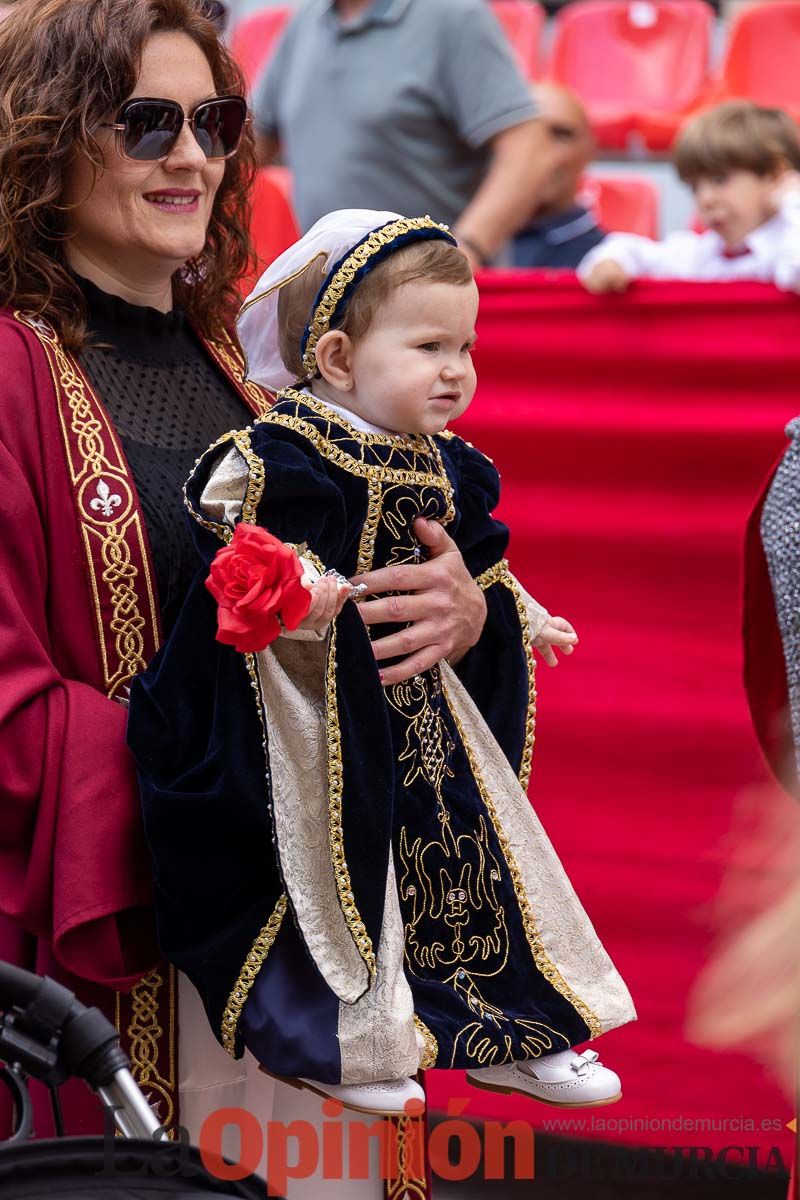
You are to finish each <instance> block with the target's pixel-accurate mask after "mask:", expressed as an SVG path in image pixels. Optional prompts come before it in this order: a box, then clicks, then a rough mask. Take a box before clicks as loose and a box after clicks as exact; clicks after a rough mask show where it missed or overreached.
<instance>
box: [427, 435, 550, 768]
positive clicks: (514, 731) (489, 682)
mask: <svg viewBox="0 0 800 1200" xmlns="http://www.w3.org/2000/svg"><path fill="white" fill-rule="evenodd" d="M442 454H443V457H444V460H445V463H446V464H447V469H448V472H449V473H450V474H451V478H452V480H453V485H454V493H455V504H456V509H457V512H458V521H457V525H456V527H455V532H454V534H453V537H454V540H455V542H456V545H457V546H458V548H459V550H460V551H461V554H462V556H463V559H464V563H465V565H466V567H467V569H468V570H469V572H470V574H471V575H472V576H473V578H474V579H475V580H476V581H477V583H478V585H479V586H480V587H481V588H482V589H483V590H484V592H485V595H486V606H487V616H486V624H485V625H484V628H483V632H482V634H481V637H480V639H479V640H478V642H477V643H476V645H474V646H473V647H472V649H471V650H469V651H468V652H467V654H466V655H465V656H464V658H462V659H461V660H460V662H459V663H457V664H456V667H455V670H456V672H457V674H458V675H459V677H460V679H461V681H462V683H463V684H464V685H465V687H466V688H467V689H468V691H469V692H470V694H471V696H472V698H473V700H474V701H475V703H476V704H477V705H478V708H479V709H480V711H481V713H482V714H483V717H484V720H485V721H486V722H487V724H488V725H489V728H490V729H491V730H492V733H493V734H494V736H495V738H496V739H497V741H498V742H499V744H500V746H501V747H502V749H503V751H504V753H505V754H506V757H507V758H508V760H509V762H510V763H511V765H512V766H513V767H514V770H515V771H516V772H517V774H518V775H519V776H520V780H521V782H522V783H523V786H525V787H527V784H528V778H529V776H530V759H531V751H532V746H533V721H534V714H535V699H536V691H535V674H534V671H535V667H534V662H533V657H532V653H531V644H532V642H533V639H534V638H535V637H536V636H537V635H538V633H539V631H540V630H541V628H542V626H543V625H544V623H545V621H546V619H547V616H548V613H547V610H546V609H544V608H542V606H541V605H539V604H537V602H536V601H535V600H534V599H533V598H532V597H531V596H529V595H528V593H527V592H526V591H525V589H524V588H523V587H522V586H521V585H520V583H519V581H518V580H517V579H515V577H514V575H513V574H512V573H511V571H510V569H509V566H508V562H507V560H506V557H505V555H506V552H507V550H508V540H509V535H508V528H507V526H506V525H504V524H503V522H502V521H498V520H497V518H496V517H495V516H494V515H493V513H494V510H495V508H496V507H497V504H498V502H499V499H500V476H499V474H498V471H497V468H496V467H495V466H494V464H493V463H492V461H491V459H489V458H487V457H486V455H485V454H481V452H480V451H479V450H476V449H475V447H474V446H471V445H470V444H469V443H468V442H465V441H464V440H463V439H462V438H459V437H451V438H448V439H445V440H444V441H443V443H442Z"/></svg>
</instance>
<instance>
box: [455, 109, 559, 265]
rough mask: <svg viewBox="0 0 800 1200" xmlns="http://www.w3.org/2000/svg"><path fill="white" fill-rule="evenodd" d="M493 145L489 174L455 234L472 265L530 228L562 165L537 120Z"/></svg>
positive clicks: (501, 136)
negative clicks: (546, 188)
mask: <svg viewBox="0 0 800 1200" xmlns="http://www.w3.org/2000/svg"><path fill="white" fill-rule="evenodd" d="M489 145H490V146H491V152H492V157H491V161H490V164H489V170H488V171H487V173H486V177H485V179H484V180H483V183H482V184H481V186H480V187H479V188H478V190H477V192H476V193H475V195H474V196H473V198H472V200H471V201H470V203H469V204H468V205H467V207H466V208H465V209H464V212H463V213H462V214H461V216H460V217H459V219H458V221H457V223H456V226H455V229H454V230H453V232H454V234H455V236H456V237H457V238H458V239H459V240H460V241H462V242H463V246H462V249H464V250H465V251H466V253H467V256H468V257H469V259H470V261H471V263H472V265H473V267H477V266H480V265H482V264H481V263H480V261H479V259H480V258H483V259H484V260H487V259H490V258H492V257H493V256H494V255H495V254H496V253H497V251H498V250H500V248H501V247H502V246H503V245H504V244H505V242H506V241H508V239H509V238H510V237H513V235H514V234H515V233H516V232H517V230H519V229H520V228H521V227H522V226H523V225H524V224H525V222H526V221H527V220H528V218H529V217H530V214H531V213H532V212H533V210H534V209H535V208H536V199H537V195H538V192H539V189H540V188H541V187H542V185H543V184H544V182H545V180H546V179H547V178H548V177H549V176H550V174H551V173H552V172H553V171H554V170H555V168H556V166H557V162H556V158H557V156H558V150H557V149H556V150H554V149H553V147H552V146H551V144H550V141H549V139H548V137H547V135H546V133H545V130H544V128H543V127H542V125H541V123H540V122H539V121H538V120H536V119H535V118H534V119H532V120H529V121H524V122H523V123H522V124H521V125H512V126H511V128H510V129H504V130H502V131H501V132H500V133H498V134H496V135H495V136H494V137H493V138H492V139H491V141H490V143H489Z"/></svg>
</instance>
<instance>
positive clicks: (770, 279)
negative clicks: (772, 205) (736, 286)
mask: <svg viewBox="0 0 800 1200" xmlns="http://www.w3.org/2000/svg"><path fill="white" fill-rule="evenodd" d="M743 248H744V250H745V251H746V252H745V253H740V252H739V251H736V252H735V253H734V254H733V255H729V254H727V253H726V249H725V243H724V242H723V240H722V238H721V237H720V236H719V234H718V233H714V231H713V230H710V229H709V230H706V232H705V233H694V232H692V231H691V230H688V229H687V230H680V231H678V232H676V233H671V234H669V235H668V236H667V237H666V238H664V240H663V241H662V242H655V241H652V240H651V239H650V238H646V237H640V236H639V235H638V234H634V233H611V234H609V235H608V237H607V238H605V239H604V241H602V242H601V243H600V245H599V246H595V247H594V249H593V250H590V251H589V253H588V254H587V255H586V256H585V258H584V259H583V260H582V261H581V263H580V265H579V267H578V276H579V278H585V277H586V276H587V275H588V273H589V272H590V271H591V269H592V268H593V267H594V266H596V264H597V263H599V262H607V261H609V260H611V261H612V262H616V263H619V265H620V266H621V267H622V269H623V270H624V271H625V272H626V273H627V274H628V275H629V276H630V277H631V278H632V279H636V278H639V277H645V278H647V279H687V280H688V279H692V280H706V281H709V282H711V281H714V280H726V279H755V280H759V281H761V282H762V283H775V284H776V285H777V286H778V287H779V288H782V289H783V290H784V291H800V195H798V194H796V193H792V194H790V195H788V196H786V197H785V198H784V200H783V202H782V204H781V208H780V211H779V212H778V213H777V214H776V215H775V216H774V217H771V218H770V220H769V221H766V222H765V223H764V224H763V225H759V227H758V228H757V229H754V230H753V232H752V233H751V234H749V235H748V236H747V237H746V238H745V242H744V247H743Z"/></svg>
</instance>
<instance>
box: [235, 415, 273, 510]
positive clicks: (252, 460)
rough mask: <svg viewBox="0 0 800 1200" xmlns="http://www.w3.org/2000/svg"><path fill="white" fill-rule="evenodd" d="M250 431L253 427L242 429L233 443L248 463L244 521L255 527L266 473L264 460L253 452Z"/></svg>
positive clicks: (243, 507)
mask: <svg viewBox="0 0 800 1200" xmlns="http://www.w3.org/2000/svg"><path fill="white" fill-rule="evenodd" d="M250 430H251V427H250V426H248V427H247V429H240V430H238V431H237V432H236V433H234V435H233V443H234V445H235V446H236V449H237V450H238V451H239V453H240V454H241V455H242V457H243V458H244V460H245V462H246V463H247V487H246V489H245V493H244V499H243V500H242V520H243V521H244V522H245V523H246V524H247V525H255V523H256V513H257V511H258V506H259V504H260V503H261V497H262V496H263V495H264V482H265V479H266V472H265V470H264V462H263V459H261V458H259V457H258V455H257V454H255V453H254V451H253V447H252V445H251V443H250Z"/></svg>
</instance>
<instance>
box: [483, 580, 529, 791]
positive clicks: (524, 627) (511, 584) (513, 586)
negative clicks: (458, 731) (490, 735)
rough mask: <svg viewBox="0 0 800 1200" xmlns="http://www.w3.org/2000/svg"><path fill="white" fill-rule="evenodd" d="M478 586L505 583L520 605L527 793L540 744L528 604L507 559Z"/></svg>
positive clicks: (521, 778) (523, 764)
mask: <svg viewBox="0 0 800 1200" xmlns="http://www.w3.org/2000/svg"><path fill="white" fill-rule="evenodd" d="M475 582H476V583H477V585H478V587H479V588H481V589H482V591H486V589H487V588H490V587H492V585H493V584H495V583H502V584H503V585H504V587H507V588H508V590H509V591H510V592H511V595H512V596H513V597H514V604H515V605H516V609H517V616H518V617H519V625H520V631H521V633H522V648H523V652H524V654H525V662H526V664H527V668H528V708H527V712H526V714H525V741H524V743H523V746H522V759H521V761H520V767H519V781H520V784H521V785H522V790H523V791H525V792H527V790H528V786H529V784H530V781H531V764H532V762H533V747H534V743H535V741H536V663H535V662H534V659H533V642H532V641H531V627H530V622H529V620H528V611H527V609H526V608H525V601H524V600H523V598H522V593H521V591H520V588H519V584H518V583H517V581H516V579H515V578H514V576H513V575H512V574H511V571H510V570H509V566H508V560H507V559H505V558H502V559H501V560H500V562H497V563H495V564H494V566H493V567H489V568H488V570H486V571H484V572H483V573H482V574H481V575H479V576H478V577H477V579H476V580H475Z"/></svg>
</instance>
